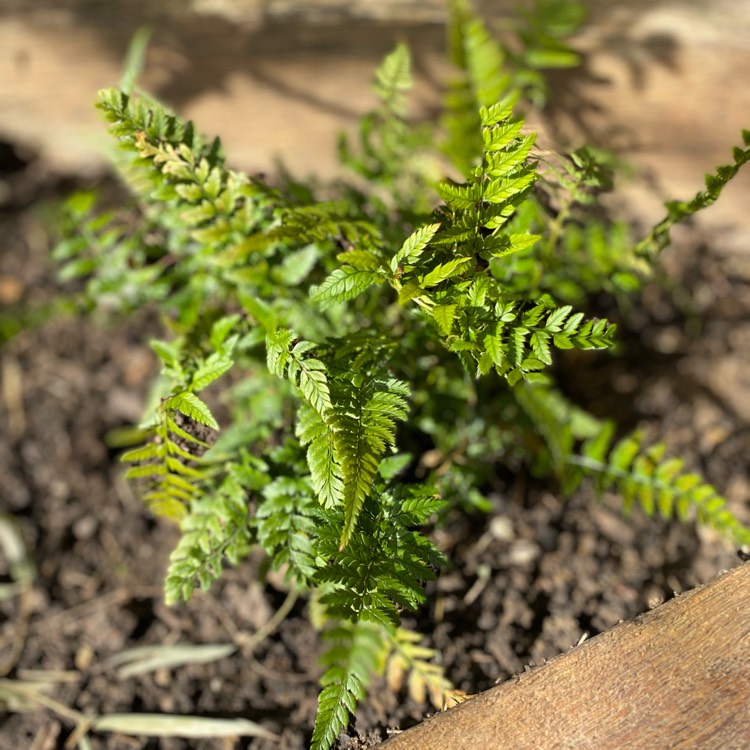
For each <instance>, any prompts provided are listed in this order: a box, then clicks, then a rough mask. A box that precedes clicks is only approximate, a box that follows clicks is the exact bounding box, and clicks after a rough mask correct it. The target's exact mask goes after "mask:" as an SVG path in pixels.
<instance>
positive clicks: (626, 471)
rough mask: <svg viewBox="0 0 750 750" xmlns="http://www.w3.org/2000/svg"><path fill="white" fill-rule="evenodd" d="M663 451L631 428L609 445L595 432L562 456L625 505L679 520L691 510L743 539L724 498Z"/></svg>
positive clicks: (744, 531)
mask: <svg viewBox="0 0 750 750" xmlns="http://www.w3.org/2000/svg"><path fill="white" fill-rule="evenodd" d="M664 453H665V446H664V445H663V444H661V443H659V444H656V445H652V446H644V444H643V437H642V435H641V434H640V433H639V432H634V433H631V434H630V435H627V436H626V437H625V438H623V439H622V440H620V441H619V442H618V443H617V444H616V445H614V447H611V448H610V446H609V443H608V439H607V436H606V435H605V436H599V438H598V439H595V440H593V441H590V442H587V443H585V444H584V446H583V449H582V451H581V455H580V456H570V457H569V458H568V459H567V461H568V463H569V464H570V465H571V466H573V467H577V468H578V469H579V470H580V471H581V472H582V473H583V475H586V476H591V477H592V478H593V479H594V481H595V483H596V486H597V488H598V489H599V490H600V491H604V490H613V491H616V492H618V493H620V494H622V496H623V502H624V508H625V509H626V510H631V509H632V508H633V506H634V505H635V504H636V503H637V504H638V505H639V506H640V507H641V508H642V509H643V511H644V512H645V513H646V514H647V515H649V516H651V515H654V513H656V512H658V513H659V515H661V517H662V518H664V519H666V520H670V519H672V518H674V517H675V516H676V517H677V518H679V519H680V520H682V521H687V520H689V519H690V518H691V515H693V514H694V515H695V518H696V520H697V521H698V523H700V524H703V525H705V526H711V527H712V528H714V529H716V530H717V531H720V532H721V533H722V534H724V535H725V536H727V537H729V538H731V539H733V540H734V541H735V543H736V544H738V545H740V546H741V545H743V544H749V543H750V529H749V528H748V527H747V526H745V525H743V524H742V523H741V521H739V520H738V519H737V518H736V517H735V516H734V515H733V514H732V513H731V512H730V511H729V510H728V509H727V508H726V500H725V499H724V498H723V497H722V496H721V495H719V493H718V492H717V491H716V490H715V489H714V488H713V487H712V486H711V485H710V484H707V483H706V482H705V481H704V480H703V478H702V477H700V476H699V475H698V474H694V473H690V472H686V471H684V463H683V462H682V461H681V460H679V459H669V458H665V457H664Z"/></svg>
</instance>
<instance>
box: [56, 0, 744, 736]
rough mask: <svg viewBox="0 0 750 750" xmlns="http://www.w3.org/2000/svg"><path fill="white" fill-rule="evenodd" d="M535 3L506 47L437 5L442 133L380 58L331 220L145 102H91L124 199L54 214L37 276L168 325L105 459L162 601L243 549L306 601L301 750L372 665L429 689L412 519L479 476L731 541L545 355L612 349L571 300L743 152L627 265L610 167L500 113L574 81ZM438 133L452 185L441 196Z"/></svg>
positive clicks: (718, 516) (421, 564)
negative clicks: (317, 649) (53, 232)
mask: <svg viewBox="0 0 750 750" xmlns="http://www.w3.org/2000/svg"><path fill="white" fill-rule="evenodd" d="M535 7H536V8H537V11H539V12H537V13H535V14H532V16H530V17H529V18H527V19H526V25H525V26H523V27H522V28H523V29H524V31H522V33H520V36H521V39H522V41H523V42H524V45H525V46H523V50H524V51H523V52H519V51H518V50H514V51H509V50H506V49H505V48H503V47H501V46H500V45H499V44H498V42H497V41H496V40H495V39H494V37H493V36H492V34H490V32H489V31H488V29H487V28H486V27H485V26H484V24H483V23H482V22H481V21H480V20H479V19H478V18H477V17H476V16H475V15H474V14H473V13H471V11H470V9H469V7H468V4H467V3H466V2H465V1H464V0H454V1H453V2H452V3H451V19H452V20H451V23H450V28H449V55H450V57H451V59H452V60H453V62H454V63H455V65H456V67H457V73H456V77H455V79H454V80H453V81H452V83H451V84H450V86H449V90H448V93H447V96H446V113H445V117H444V118H443V120H442V122H443V129H442V131H441V133H440V137H438V133H437V132H436V131H435V130H434V129H431V128H429V127H428V126H420V127H414V126H413V125H412V124H411V123H410V122H409V120H408V117H407V103H406V96H405V94H406V91H407V90H408V88H409V86H410V72H409V71H410V58H409V52H408V49H407V48H406V47H404V46H399V47H397V49H396V50H395V51H394V52H393V53H392V54H391V55H389V56H388V57H387V58H386V59H385V61H384V63H383V64H382V66H381V67H380V68H379V70H378V71H377V73H376V81H375V90H376V92H377V94H378V97H379V101H380V104H379V105H378V108H377V109H376V111H375V112H373V113H372V114H370V115H368V116H367V117H366V118H365V119H364V120H363V122H362V124H361V128H360V138H359V143H358V145H357V146H356V147H355V146H353V145H351V144H350V143H348V142H346V141H345V140H344V141H342V143H341V155H342V159H343V161H344V162H345V164H347V165H348V166H350V167H351V168H352V169H353V170H354V171H355V172H356V173H357V180H356V181H355V182H353V183H352V184H349V185H343V186H339V193H338V196H337V197H335V198H334V199H331V198H330V193H329V197H328V199H327V200H325V201H318V200H316V198H315V195H314V193H313V190H312V189H311V188H310V187H309V186H305V185H299V184H294V183H292V182H291V181H287V182H285V183H283V184H281V185H280V186H279V187H270V186H268V185H265V184H263V183H262V182H260V181H258V180H254V179H252V178H250V177H248V176H246V175H242V174H239V173H237V172H233V171H231V170H229V169H227V167H226V165H225V162H224V157H223V155H222V152H221V148H220V145H219V143H218V142H217V141H207V140H204V139H203V138H202V137H201V136H200V135H199V134H198V133H196V131H195V129H194V127H193V126H192V124H190V123H185V122H183V121H181V120H180V119H179V118H178V117H176V116H174V115H173V114H171V113H169V112H167V111H166V110H165V109H164V108H163V107H162V106H161V105H159V104H158V103H156V102H154V101H152V100H150V99H149V98H147V97H146V98H144V97H141V96H131V95H130V94H129V93H128V94H126V93H124V92H121V91H114V90H107V91H104V92H102V93H101V94H100V102H99V107H100V108H101V109H102V110H103V112H104V113H105V115H106V117H107V119H108V120H109V121H110V123H111V131H112V133H113V134H114V135H115V137H116V138H117V139H118V141H119V142H120V145H121V146H122V158H121V162H120V168H121V172H122V174H123V177H124V179H125V181H126V182H127V183H128V185H129V187H130V188H131V190H132V192H133V194H134V198H135V200H134V202H133V205H132V206H129V207H126V208H125V209H123V210H122V211H113V212H100V213H97V212H96V211H95V210H94V206H93V202H92V200H91V199H90V198H88V197H77V198H75V199H74V200H73V202H72V203H71V204H70V206H69V209H68V216H67V218H66V226H67V228H68V230H69V231H68V236H67V237H66V239H64V240H63V242H62V243H61V245H60V246H59V248H58V250H57V257H58V258H59V259H60V260H61V261H62V262H63V274H64V275H65V277H67V278H79V279H83V280H85V282H86V287H85V291H84V294H83V299H84V302H85V303H86V304H89V305H93V304H98V305H103V306H109V307H114V308H116V309H118V310H120V311H122V312H131V311H134V310H136V309H138V308H141V307H144V306H147V305H148V306H152V307H156V308H157V309H158V310H159V313H160V316H161V319H162V320H163V321H164V323H165V327H166V329H167V335H166V337H165V338H166V339H168V340H159V341H153V342H151V346H152V348H153V349H154V351H155V352H156V353H157V355H158V356H159V358H160V360H161V362H162V365H163V369H162V379H161V380H160V381H159V383H158V385H157V389H156V400H155V402H154V404H153V405H152V409H151V412H150V414H149V416H148V418H147V420H146V422H145V423H144V425H143V434H144V443H143V445H141V446H139V447H137V448H134V449H133V450H131V451H129V452H128V453H126V454H125V456H124V457H123V458H124V460H126V461H128V462H129V463H131V467H130V468H129V469H128V472H127V473H128V475H129V476H132V477H138V478H141V480H143V481H144V482H145V483H146V486H145V488H144V498H145V499H146V501H147V502H148V503H149V505H150V506H151V507H152V508H153V509H154V510H155V511H156V512H158V513H160V514H164V515H169V516H172V517H175V518H176V519H178V520H179V521H180V524H181V529H182V532H183V536H182V539H181V541H180V542H179V544H178V546H177V548H176V549H175V551H174V553H173V555H172V559H171V564H170V569H169V572H168V576H167V581H166V596H167V600H168V601H170V602H173V601H176V600H178V599H181V598H188V597H189V596H190V595H191V593H192V592H193V590H194V588H195V587H196V586H201V587H202V588H207V587H208V586H210V585H211V583H212V582H213V581H214V580H216V579H217V578H218V577H219V576H220V574H221V571H222V569H223V566H224V565H226V564H236V563H237V562H239V561H240V560H241V559H242V558H243V557H245V556H246V555H247V554H248V553H249V552H250V550H251V549H252V548H253V547H255V546H256V545H257V546H259V547H260V548H261V549H262V550H263V551H264V552H265V553H266V555H267V556H268V559H269V564H270V565H271V566H273V567H275V568H277V569H282V570H283V571H284V574H285V576H286V579H287V581H288V582H289V584H290V586H292V587H294V588H295V589H297V590H301V591H309V592H310V597H311V602H312V604H313V609H316V611H318V613H319V619H320V621H321V623H320V624H321V627H323V628H324V633H323V636H322V637H323V639H324V640H325V641H326V643H328V644H329V649H328V651H327V652H326V654H325V656H324V658H323V661H324V665H325V667H326V672H325V675H324V677H323V680H322V687H323V690H322V692H321V695H320V701H319V712H318V718H317V721H316V725H315V730H314V735H313V747H314V748H316V749H321V750H327V748H329V747H330V746H331V745H332V743H333V742H334V741H335V739H336V737H337V736H338V734H339V732H340V731H341V730H342V729H343V728H344V727H345V726H346V724H347V722H348V720H349V717H350V714H351V713H352V712H353V711H354V708H355V707H356V704H357V702H358V701H359V700H361V698H362V696H363V695H364V691H365V689H366V686H367V684H368V681H369V679H370V677H371V675H372V674H373V673H374V672H376V671H381V670H383V669H384V668H385V665H386V661H387V658H388V657H389V654H390V657H391V663H397V664H400V665H401V666H400V667H399V668H400V669H403V668H407V667H408V668H412V669H418V670H419V679H418V680H417V681H418V682H419V684H421V685H423V686H425V687H426V689H428V690H430V691H431V692H434V693H435V694H436V695H442V696H445V695H447V694H448V693H450V692H451V691H450V690H449V687H448V683H447V680H446V679H445V677H444V676H443V675H442V673H441V672H440V669H439V668H438V667H437V666H435V665H426V664H425V661H424V659H425V658H427V657H428V656H431V653H432V652H430V651H429V649H424V648H423V647H418V646H416V641H415V639H414V638H413V637H411V636H405V635H404V634H403V631H402V630H400V629H399V622H400V615H401V612H402V611H403V610H415V609H416V608H418V607H419V605H420V604H421V603H422V602H424V600H425V593H424V583H425V581H427V580H430V579H432V578H433V577H434V575H435V571H436V570H437V568H438V566H439V565H440V564H441V557H440V554H439V552H438V551H437V550H436V548H435V546H434V544H433V543H432V541H430V539H429V537H428V535H427V533H426V531H425V529H426V528H427V524H428V522H429V519H430V518H431V517H432V516H440V514H441V513H445V512H447V511H448V510H453V509H455V508H457V507H462V508H470V509H482V510H485V511H486V510H488V509H490V508H491V505H490V503H489V501H488V499H487V494H488V493H489V491H490V490H491V489H493V488H495V487H497V485H498V482H499V479H498V475H499V471H498V469H499V467H501V466H505V467H510V468H512V469H513V470H517V469H518V468H519V467H520V466H521V465H522V464H525V465H526V466H528V467H530V468H531V470H532V471H534V472H535V473H536V474H538V475H540V476H550V477H552V478H554V479H555V480H556V481H558V482H559V484H560V486H561V488H562V489H563V490H565V491H573V490H574V489H575V488H576V487H578V486H579V485H580V483H581V482H582V481H583V479H584V478H586V477H592V478H593V479H594V481H595V483H596V485H597V486H598V488H599V489H600V490H602V491H604V490H610V491H617V492H619V493H620V494H622V496H623V498H624V506H625V508H626V509H628V508H629V507H630V506H631V505H634V504H638V505H639V506H640V507H641V508H642V509H643V510H644V511H645V512H646V513H650V514H651V513H654V512H656V511H658V512H660V513H661V514H662V515H663V516H664V517H666V518H671V517H673V516H675V515H676V516H678V517H679V518H681V519H686V518H688V517H691V513H693V514H695V515H696V516H697V518H698V520H699V521H700V522H702V523H707V524H709V525H712V526H714V527H716V528H718V529H720V530H722V531H723V532H725V533H726V534H727V536H728V537H730V538H732V539H734V540H737V541H747V539H748V533H749V532H748V531H747V530H746V529H745V528H744V527H742V526H741V524H740V523H739V522H738V521H737V520H736V519H734V518H733V517H732V516H731V515H730V514H729V513H728V511H727V510H726V508H725V506H724V501H723V499H722V498H721V497H720V496H719V495H718V494H717V493H716V491H715V490H714V489H713V488H711V487H709V486H708V485H706V484H705V483H704V482H703V480H702V479H700V478H699V477H697V476H696V475H693V474H688V473H685V472H684V471H683V466H682V464H681V463H680V462H679V461H676V460H669V459H665V458H664V456H663V448H662V447H660V446H657V447H653V448H649V447H646V446H643V445H642V444H641V441H640V439H639V437H638V436H637V435H633V436H629V437H626V438H625V439H624V440H623V441H621V442H619V443H618V444H617V445H615V446H614V447H612V445H611V442H612V440H611V435H612V432H611V429H612V428H611V426H610V425H609V424H608V423H605V422H602V421H600V420H598V419H596V418H594V417H593V416H591V415H590V414H588V413H587V412H586V411H585V410H584V409H582V408H580V407H579V406H576V405H575V404H572V403H571V402H570V401H569V400H567V399H566V397H565V396H564V394H563V393H562V392H561V391H560V389H559V388H557V387H556V385H555V381H554V369H553V365H554V360H555V356H556V352H557V351H558V350H566V349H571V348H577V349H581V350H587V349H607V348H610V347H612V345H613V343H614V341H615V333H616V328H615V326H614V325H613V324H611V323H610V322H608V321H607V320H603V319H598V318H596V317H590V316H588V315H587V313H586V309H585V305H586V302H587V299H588V298H589V297H590V295H592V294H601V293H602V292H604V293H608V294H610V295H612V296H614V297H615V298H616V299H618V300H623V299H625V295H627V294H628V293H630V292H632V291H634V290H637V289H638V287H639V285H640V279H641V276H642V274H643V273H645V272H647V271H648V270H649V268H650V262H651V261H650V260H647V259H646V257H647V256H650V255H653V254H654V253H656V252H658V251H659V250H660V249H661V248H662V247H663V246H664V245H665V244H666V242H667V241H668V234H669V227H670V226H671V225H672V224H673V223H674V222H675V221H679V220H681V219H682V218H685V217H686V216H688V215H690V214H692V213H694V212H695V211H697V210H699V209H700V208H703V207H705V206H706V205H709V204H710V203H711V202H713V200H715V199H716V197H717V196H718V194H719V192H720V191H721V188H722V187H723V185H724V184H726V182H728V181H729V180H730V179H731V178H732V177H733V176H734V175H735V174H736V172H737V170H738V169H739V167H740V166H741V164H743V163H744V162H745V161H747V160H748V159H750V149H746V150H745V151H743V150H741V149H736V150H735V164H734V166H732V167H721V168H719V170H717V172H716V174H715V175H713V176H711V177H710V178H709V179H708V180H707V188H708V189H707V191H706V192H704V193H701V194H699V195H698V196H697V197H696V198H695V199H694V200H693V201H691V202H689V203H673V204H669V206H668V209H669V215H668V217H667V219H665V221H664V222H662V223H661V224H660V225H658V226H657V227H656V228H655V229H654V231H653V232H652V233H651V235H649V237H648V238H647V239H646V240H644V242H643V243H641V244H640V245H637V246H635V245H634V244H633V243H632V241H631V240H630V237H629V234H628V231H627V228H626V227H625V226H624V225H622V224H618V223H616V222H613V221H610V220H609V219H607V218H606V216H603V215H602V212H601V211H600V210H598V209H599V206H598V196H599V194H600V193H601V192H603V191H605V190H607V189H609V188H610V187H611V182H612V168H613V166H615V165H613V163H612V161H611V160H608V159H607V158H606V157H604V156H603V155H602V154H599V153H597V152H595V151H593V150H591V149H582V150H579V151H577V152H575V153H572V154H569V155H565V156H562V157H556V158H554V159H547V160H546V161H545V162H540V161H539V159H538V157H537V155H536V154H535V152H534V149H533V146H534V136H533V135H532V134H526V133H525V132H524V130H523V122H522V120H521V119H519V118H518V116H517V114H516V109H514V106H515V104H516V102H517V101H518V100H519V98H520V96H521V95H522V94H523V95H528V94H529V93H530V92H532V93H533V92H536V94H534V96H535V98H536V99H539V98H540V96H541V93H540V92H542V89H541V88H540V87H539V85H538V84H539V80H541V79H539V78H537V77H535V76H537V75H538V73H539V67H540V66H542V65H549V64H555V65H568V64H573V63H574V62H575V57H574V55H573V53H572V51H569V50H568V48H567V47H566V45H565V43H564V37H565V35H566V34H567V33H568V32H569V31H570V30H571V29H573V28H575V27H576V25H577V23H579V22H580V16H579V15H578V13H577V12H575V13H572V14H570V13H568V12H567V11H566V7H567V8H568V9H569V8H570V7H571V6H570V5H569V4H565V3H562V2H557V1H556V0H544V1H543V0H539V1H538V2H537V3H536V4H535ZM576 7H578V6H577V5H576ZM540 9H544V17H545V18H546V21H545V22H544V23H542V21H541V19H542V14H541V11H540ZM524 34H525V36H524ZM514 66H515V67H514ZM524 66H525V67H524ZM523 70H526V72H527V75H526V76H525V77H524V75H523ZM131 84H132V81H131ZM130 90H132V89H131V88H129V91H130ZM744 137H745V142H746V146H747V145H750V136H748V135H747V134H745V136H744ZM438 141H439V142H440V147H441V148H442V152H443V153H444V154H445V155H447V156H448V158H449V159H450V161H451V162H452V163H453V165H454V168H458V169H459V170H460V174H461V175H462V177H461V178H460V179H452V180H447V179H440V178H439V177H438V175H439V174H441V172H440V171H439V170H440V169H442V167H444V165H442V163H441V155H440V153H438V152H437V150H436V149H435V148H434V144H436V143H438ZM454 176H455V172H454ZM362 178H364V180H365V181H366V185H365V187H363V186H362ZM216 381H218V382H216ZM213 383H216V385H215V386H214V387H213V388H211V385H212V384H213ZM212 391H213V393H212ZM209 404H211V407H209ZM214 412H215V413H216V414H217V415H219V416H220V419H217V418H216V417H215V416H214ZM220 422H221V424H220ZM217 433H218V434H217ZM398 451H401V452H398ZM420 649H421V650H420ZM394 660H395V661H394ZM405 665H406V666H405ZM420 681H421V682H420ZM415 684H416V683H415Z"/></svg>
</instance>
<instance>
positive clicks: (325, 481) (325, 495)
mask: <svg viewBox="0 0 750 750" xmlns="http://www.w3.org/2000/svg"><path fill="white" fill-rule="evenodd" d="M296 434H297V437H298V438H299V441H300V443H301V445H303V446H305V445H307V446H308V448H307V465H308V468H309V469H310V482H311V484H312V487H313V489H314V490H315V494H316V495H317V497H318V501H319V502H320V504H321V505H322V506H323V507H324V508H334V507H338V506H339V505H340V504H341V503H342V501H343V495H344V482H343V480H342V478H341V467H340V466H339V464H338V461H337V460H336V450H335V446H334V439H333V431H332V430H331V428H330V427H329V425H327V424H326V423H325V422H324V421H323V419H322V418H321V417H320V414H318V412H316V411H315V410H314V409H312V408H310V407H305V406H303V407H302V408H301V409H300V410H299V413H298V416H297V428H296Z"/></svg>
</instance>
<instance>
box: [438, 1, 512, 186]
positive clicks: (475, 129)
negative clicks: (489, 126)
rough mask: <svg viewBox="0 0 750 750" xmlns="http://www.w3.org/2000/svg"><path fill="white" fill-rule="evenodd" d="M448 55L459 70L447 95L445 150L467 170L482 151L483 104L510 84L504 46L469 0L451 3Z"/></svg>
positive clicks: (498, 94)
mask: <svg viewBox="0 0 750 750" xmlns="http://www.w3.org/2000/svg"><path fill="white" fill-rule="evenodd" d="M448 55H449V59H450V61H451V62H452V63H453V64H454V66H455V67H456V69H457V71H458V73H457V75H456V76H455V78H454V79H453V80H452V81H451V82H450V84H449V88H448V91H447V94H446V96H445V101H444V108H445V115H444V116H443V121H442V125H443V128H444V130H445V132H446V133H447V135H448V138H447V140H446V143H445V144H444V146H443V149H444V151H445V153H446V154H447V155H448V157H449V158H450V159H451V160H452V161H453V163H454V164H455V165H456V166H457V167H458V168H459V169H460V170H461V171H462V172H464V173H466V172H467V171H468V170H469V169H470V168H471V167H472V166H473V165H474V162H475V160H476V159H477V158H478V157H479V156H480V154H481V153H482V140H481V136H480V133H479V124H480V123H479V118H478V117H477V113H478V111H479V109H480V107H487V106H490V105H492V104H495V102H497V101H499V100H500V98H501V97H503V96H504V95H505V94H506V93H507V91H508V89H509V86H510V82H511V81H510V76H509V75H508V74H507V72H506V71H505V70H504V69H503V66H504V59H505V55H504V53H503V50H502V48H501V47H500V45H499V44H498V43H497V41H496V40H495V39H494V38H493V37H492V35H491V34H490V33H489V31H488V30H487V28H486V26H485V25H484V24H483V23H482V21H481V20H480V19H479V18H478V17H477V16H476V15H475V14H474V13H473V12H472V10H471V7H470V4H469V2H468V1H467V0H451V2H450V3H449V5H448Z"/></svg>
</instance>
